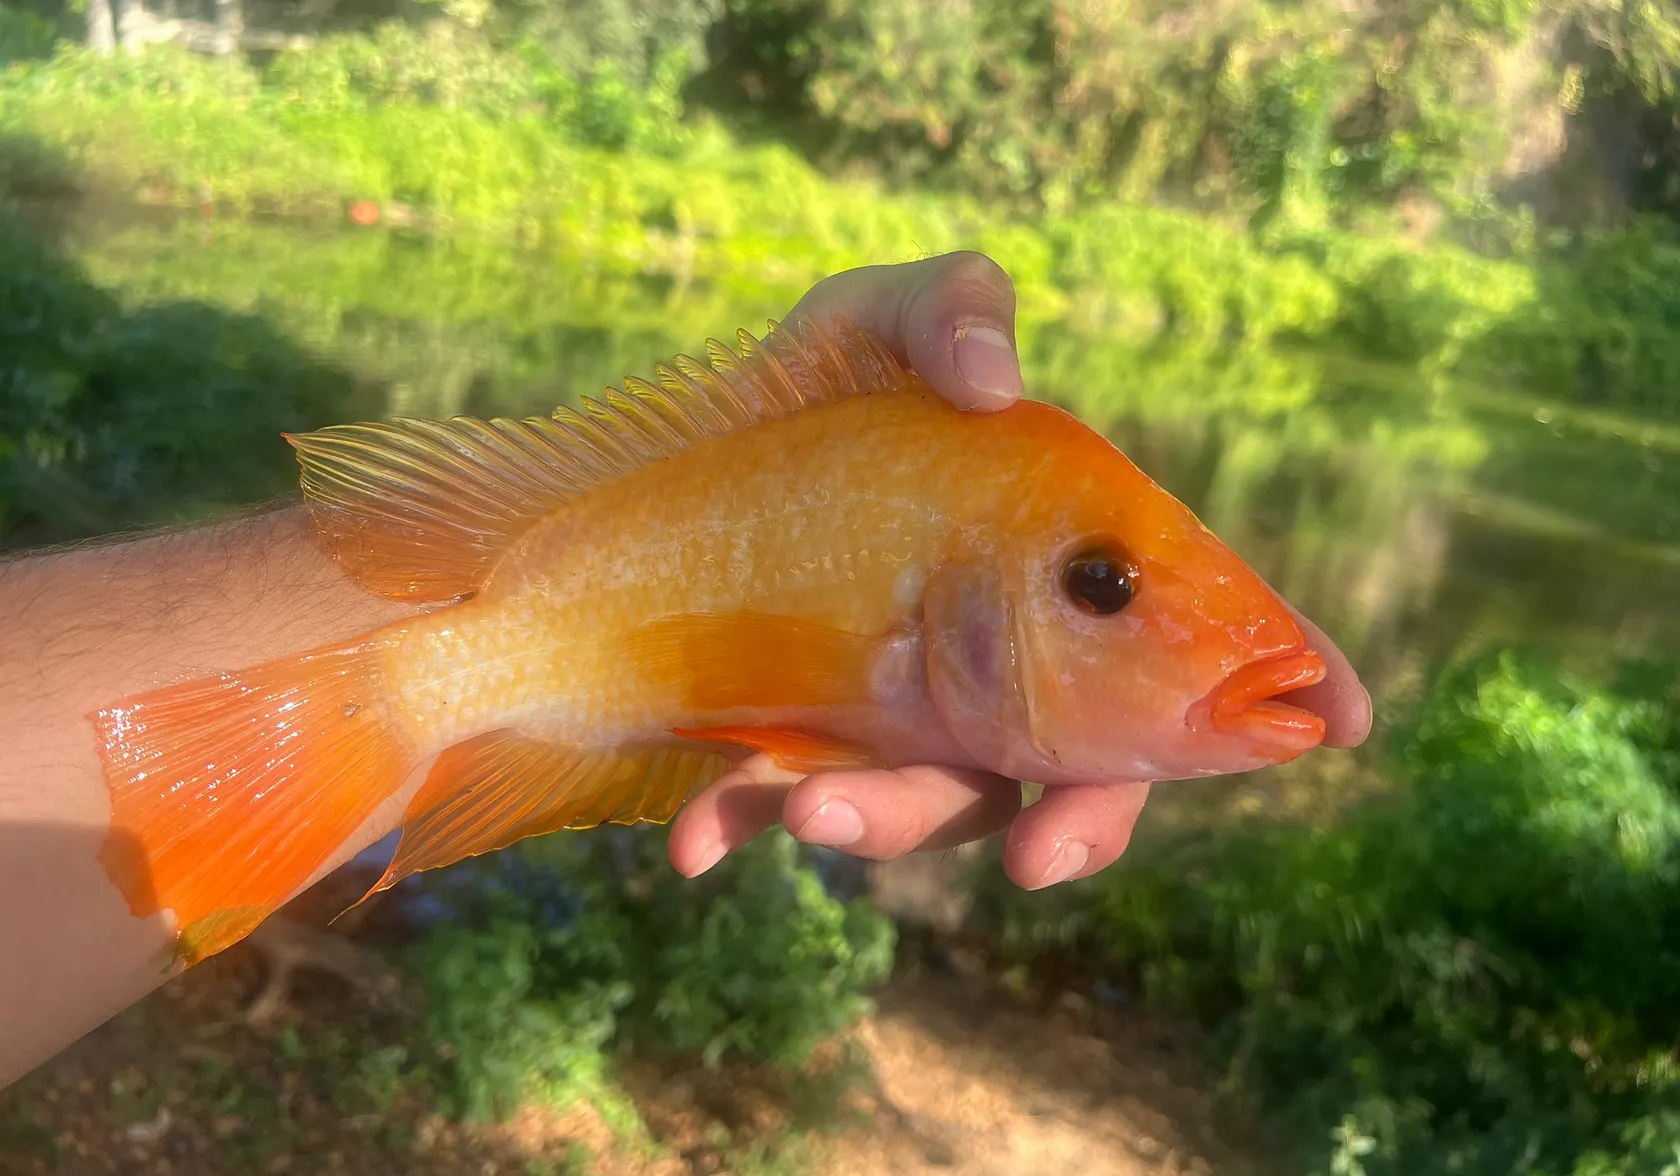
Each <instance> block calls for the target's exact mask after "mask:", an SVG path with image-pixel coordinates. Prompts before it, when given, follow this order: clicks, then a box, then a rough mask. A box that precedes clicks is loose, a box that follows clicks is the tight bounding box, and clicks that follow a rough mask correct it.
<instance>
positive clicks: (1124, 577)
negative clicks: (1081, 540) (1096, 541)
mask: <svg viewBox="0 0 1680 1176" xmlns="http://www.w3.org/2000/svg"><path fill="white" fill-rule="evenodd" d="M1063 582H1064V583H1065V584H1066V586H1067V594H1068V596H1069V597H1070V598H1072V600H1073V602H1074V603H1075V604H1077V605H1079V606H1080V607H1081V608H1083V609H1085V610H1086V611H1087V612H1094V613H1097V614H1098V615H1100V616H1110V615H1112V614H1114V613H1117V612H1119V611H1120V610H1121V609H1123V608H1125V607H1126V605H1128V604H1130V603H1131V599H1132V577H1131V574H1130V572H1129V571H1128V570H1127V568H1126V565H1125V563H1124V562H1122V560H1121V559H1120V557H1119V556H1118V555H1116V554H1114V553H1113V552H1109V551H1087V552H1085V553H1084V554H1082V555H1076V556H1074V558H1073V559H1071V560H1070V561H1068V566H1067V573H1066V575H1065V577H1064V579H1063Z"/></svg>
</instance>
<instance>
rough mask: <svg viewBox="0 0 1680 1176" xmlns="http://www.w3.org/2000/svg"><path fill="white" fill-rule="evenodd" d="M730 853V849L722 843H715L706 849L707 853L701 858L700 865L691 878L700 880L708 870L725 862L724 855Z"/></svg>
mask: <svg viewBox="0 0 1680 1176" xmlns="http://www.w3.org/2000/svg"><path fill="white" fill-rule="evenodd" d="M728 852H729V847H728V846H727V845H725V844H724V843H723V842H721V841H714V842H712V844H710V845H708V846H707V847H706V852H705V853H704V854H702V855H701V857H700V865H699V866H698V867H697V868H696V869H695V871H694V873H692V874H690V875H689V877H690V878H698V877H699V876H700V875H701V874H704V873H705V872H706V871H707V870H709V869H711V868H712V867H713V866H715V865H717V864H718V863H719V862H721V861H722V860H723V855H724V854H726V853H728Z"/></svg>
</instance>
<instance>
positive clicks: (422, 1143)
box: [0, 0, 1680, 1176]
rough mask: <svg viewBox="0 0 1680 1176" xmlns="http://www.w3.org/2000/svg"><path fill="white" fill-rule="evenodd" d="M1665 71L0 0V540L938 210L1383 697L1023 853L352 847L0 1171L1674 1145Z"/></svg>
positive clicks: (1201, 43) (1465, 1157) (1673, 360)
mask: <svg viewBox="0 0 1680 1176" xmlns="http://www.w3.org/2000/svg"><path fill="white" fill-rule="evenodd" d="M1677 67H1680V7H1676V5H1675V4H1674V3H1673V0H1646V2H1642V3H1633V2H1628V0H1364V2H1362V3H1335V4H1332V3H1323V2H1314V3H1306V4H1297V3H1287V2H1279V3H1269V2H1265V0H1248V2H1229V3H1228V2H1224V0H1188V2H1187V3H1184V4H1180V5H1168V4H1162V3H1157V2H1154V0H442V2H441V3H437V2H431V0H422V2H414V3H410V2H405V0H389V2H387V0H280V2H261V3H259V2H258V0H144V2H142V0H68V2H67V3H66V2H62V0H30V2H17V0H8V2H7V3H5V4H4V5H3V6H0V197H3V200H0V548H3V549H6V550H12V551H16V550H21V549H26V548H29V547H32V546H37V545H41V544H47V543H52V542H57V541H63V540H69V539H75V538H78V537H85V536H91V535H96V534H101V533H107V532H111V531H114V530H118V529H122V528H127V527H131V526H139V525H147V524H153V523H160V522H167V521H178V520H184V519H192V518H200V517H207V516H211V515H213V514H215V513H216V512H218V511H221V510H224V509H227V508H229V507H231V506H234V505H236V504H242V503H249V502H254V501H259V500H263V499H267V498H271V497H275V496H284V495H290V494H293V493H295V491H296V487H295V465H294V463H293V460H292V458H291V455H290V452H289V450H288V449H287V447H286V446H285V445H284V444H283V443H282V442H281V441H280V439H279V433H280V432H281V430H290V429H304V428H310V427H314V426H319V425H324V424H328V423H334V422H341V421H348V420H353V419H365V418H369V417H375V416H380V415H384V414H394V413H399V412H400V413H405V414H417V415H446V414H452V413H460V412H467V413H475V414H491V413H496V414H517V413H527V412H542V411H547V410H548V409H550V408H551V407H552V406H553V405H554V404H555V403H558V402H563V401H567V400H569V399H572V398H575V397H576V396H578V395H580V394H589V393H594V392H598V391H599V390H600V389H601V388H602V387H603V386H604V385H607V384H609V383H614V382H616V381H618V380H619V379H620V378H621V377H623V376H624V375H625V374H634V373H641V372H646V371H648V370H650V365H651V364H652V363H653V362H654V361H655V360H659V359H663V358H665V357H666V356H668V355H670V354H673V353H675V352H678V351H689V352H692V351H694V350H696V349H697V348H698V347H699V346H700V345H701V344H702V342H703V341H704V339H705V338H706V337H707V336H709V335H718V336H727V335H728V334H729V333H730V332H732V331H733V330H734V329H735V328H737V327H741V326H745V327H748V328H749V329H755V330H757V329H761V328H762V325H763V323H764V320H765V319H766V318H768V317H771V316H777V315H781V314H783V313H785V312H786V311H787V309H788V308H789V307H790V306H791V305H792V304H793V303H794V302H795V301H796V300H797V299H798V297H799V296H800V295H801V294H802V293H803V292H804V290H806V289H807V288H808V287H809V286H810V285H812V284H813V283H814V282H816V281H817V280H818V279H820V278H822V277H823V276H825V275H827V274H830V273H833V272H835V271H838V270H841V269H845V268H849V267H852V266H855V265H862V264H873V263H881V262H892V261H903V260H910V259H913V258H916V257H921V256H926V255H929V254H932V253H938V252H943V251H946V250H949V249H954V248H975V249H981V250H984V251H986V252H988V253H989V254H991V255H992V256H993V257H995V258H996V259H998V260H999V261H1000V262H1002V263H1003V264H1004V265H1005V266H1006V267H1007V268H1008V270H1009V272H1010V273H1011V275H1012V276H1013V278H1014V280H1015V282H1016V286H1017V289H1018V291H1019V295H1020V344H1021V350H1022V354H1023V359H1024V363H1025V367H1026V375H1027V381H1028V385H1029V388H1030V389H1031V392H1032V394H1033V395H1035V396H1038V397H1041V398H1044V399H1049V400H1053V401H1055V402H1058V403H1061V404H1064V405H1066V406H1068V407H1070V408H1071V409H1073V410H1074V411H1077V412H1078V413H1080V414H1081V415H1082V416H1083V417H1084V418H1085V419H1087V420H1088V421H1090V422H1092V423H1093V424H1095V425H1097V426H1098V427H1101V428H1103V429H1104V430H1106V431H1107V432H1108V433H1109V434H1110V435H1111V436H1112V437H1113V438H1114V439H1115V440H1116V441H1117V442H1118V443H1119V444H1121V445H1122V446H1123V447H1124V448H1125V449H1126V450H1127V451H1128V453H1130V454H1131V455H1132V456H1133V457H1134V459H1135V460H1137V461H1138V463H1139V464H1140V465H1142V466H1143V467H1144V468H1145V469H1146V470H1147V471H1148V472H1149V473H1150V474H1152V475H1153V476H1154V477H1156V478H1157V479H1158V480H1160V481H1161V482H1162V483H1164V484H1165V485H1166V487H1167V488H1168V489H1170V490H1171V491H1173V492H1174V493H1175V494H1177V495H1178V496H1180V497H1181V498H1183V499H1184V500H1185V501H1186V502H1187V503H1188V504H1189V505H1190V506H1191V507H1192V508H1193V509H1195V510H1197V511H1198V512H1199V513H1200V514H1201V515H1202V517H1203V518H1204V520H1205V521H1206V522H1207V523H1208V524H1209V525H1210V526H1211V527H1212V528H1213V529H1214V530H1215V531H1216V532H1218V533H1219V534H1220V535H1221V536H1222V537H1223V538H1224V539H1225V540H1226V541H1228V542H1229V543H1230V544H1231V545H1232V546H1234V547H1235V548H1236V549H1237V550H1238V551H1239V552H1240V553H1241V554H1243V555H1244V556H1245V557H1246V558H1248V559H1249V560H1250V561H1251V562H1252V563H1253V564H1254V565H1255V566H1256V567H1257V568H1258V569H1259V570H1260V571H1261V572H1262V574H1264V575H1266V576H1267V577H1269V578H1270V579H1271V580H1272V582H1273V583H1274V584H1275V585H1277V586H1278V588H1279V589H1280V590H1282V591H1283V592H1284V593H1285V594H1286V595H1288V596H1289V597H1290V598H1291V599H1292V600H1293V601H1294V602H1296V603H1297V604H1298V605H1299V606H1301V607H1302V608H1303V609H1304V610H1305V611H1306V612H1307V613H1308V614H1309V615H1312V616H1313V617H1315V618H1316V619H1317V620H1319V622H1320V623H1321V624H1323V625H1324V627H1325V628H1326V629H1327V630H1328V631H1329V632H1330V633H1331V635H1332V636H1333V637H1334V638H1335V639H1336V640H1337V641H1338V642H1339V643H1340V644H1341V645H1342V647H1343V648H1344V649H1345V650H1346V651H1347V652H1348V653H1349V655H1350V656H1351V657H1352V658H1353V661H1354V663H1355V664H1356V666H1358V667H1359V669H1360V671H1361V672H1362V674H1363V676H1364V678H1365V680H1366V682H1367V684H1368V685H1369V686H1370V688H1371V690H1372V692H1373V694H1374V696H1375V698H1376V701H1377V708H1378V720H1377V729H1376V732H1375V734H1374V735H1373V738H1372V739H1371V741H1370V742H1369V743H1368V744H1367V745H1366V746H1365V747H1363V748H1361V749H1359V750H1358V751H1357V752H1321V753H1316V754H1314V755H1313V756H1309V757H1307V759H1306V760H1304V761H1302V762H1300V763H1298V764H1296V765H1291V766H1289V767H1288V768H1284V769H1278V770H1273V771H1269V772H1265V773H1259V774H1255V775H1252V776H1245V777H1235V778H1228V779H1222V780H1215V781H1204V782H1197V783H1186V784H1173V785H1170V786H1162V787H1159V788H1157V789H1156V792H1155V796H1154V798H1153V799H1152V800H1151V803H1150V805H1149V808H1148V810H1147V811H1146V812H1145V815H1144V818H1143V821H1142V823H1141V825H1140V827H1139V832H1138V836H1137V838H1136V841H1135V842H1134V845H1133V848H1132V849H1131V850H1130V851H1129V853H1128V854H1127V856H1126V857H1125V859H1124V860H1123V861H1122V862H1121V863H1120V864H1119V865H1117V866H1116V867H1114V868H1113V869H1110V870H1108V871H1106V872H1105V873H1104V874H1102V875H1101V876H1099V877H1096V878H1093V879H1089V880H1086V881H1083V882H1080V883H1076V884H1073V885H1069V886H1062V887H1056V888H1054V889H1053V890H1051V891H1049V892H1045V893H1038V894H1025V893H1022V892H1020V891H1019V890H1016V889H1015V888H1014V887H1013V886H1011V885H1010V884H1009V883H1008V882H1007V881H1006V880H1005V879H1004V878H1003V876H1002V873H1001V871H1000V869H999V868H998V866H997V862H996V847H995V846H990V845H988V846H981V847H979V848H978V849H977V850H975V851H973V852H968V853H957V854H946V855H939V856H934V857H927V858H918V859H914V860H911V861H907V862H904V863H898V864H895V865H893V866H889V867H873V868H870V869H864V868H863V867H862V866H861V865H860V864H859V863H856V862H851V861H848V860H847V859H844V858H840V857H837V856H834V855H819V854H813V853H811V852H808V851H805V850H801V849H798V848H797V847H795V845H794V844H793V843H792V842H791V841H790V840H789V839H787V838H786V837H785V836H766V837H763V838H761V839H759V840H758V841H757V842H755V843H754V844H753V845H752V846H751V847H749V848H748V849H746V850H745V851H743V852H741V853H739V854H737V855H734V856H732V858H731V859H730V861H729V862H728V863H727V864H726V865H725V866H724V867H721V868H720V869H718V870H716V871H714V872H713V873H711V874H708V875H706V876H705V877H704V878H703V879H701V880H699V881H698V882H695V883H686V882H683V881H682V880H681V879H679V878H678V877H677V876H676V875H675V873H674V872H673V871H672V870H671V869H670V868H669V866H668V865H667V864H666V863H665V861H664V858H663V853H664V833H663V831H662V830H659V829H652V830H643V831H624V830H611V831H599V832H592V833H573V834H563V835H559V836H556V837H551V838H546V839H541V840H537V841H534V842H527V843H524V844H522V845H520V846H517V847H515V848H513V849H511V850H508V851H505V852H503V853H501V854H498V855H493V856H490V857H486V858H481V859H476V860H474V861H472V862H470V863H466V864H464V865H462V866H460V867H457V868H454V869H451V870H446V871H440V872H438V873H436V874H433V875H427V876H423V877H421V878H417V879H414V880H411V881H410V882H409V883H407V884H405V885H404V886H403V887H401V888H399V889H398V890H396V891H394V892H392V893H391V894H390V895H388V896H386V897H385V898H384V899H383V900H382V901H380V902H378V903H373V904H369V905H368V906H367V907H364V908H361V909H360V910H359V911H358V912H357V917H356V918H355V919H353V920H346V921H343V922H340V923H339V924H337V925H335V926H334V927H333V928H331V929H330V930H329V929H326V928H325V922H326V919H327V918H328V917H329V916H330V915H332V914H335V913H336V912H337V911H338V910H339V909H340V905H342V902H343V900H345V899H347V898H353V897H355V896H356V895H359V894H360V886H361V885H365V884H366V882H367V881H368V878H367V876H366V871H362V872H361V873H358V871H361V870H362V867H361V866H359V865H355V864H353V865H352V866H350V867H347V868H346V870H345V871H344V872H342V874H341V875H340V876H335V877H334V878H329V879H328V880H327V881H326V882H323V883H322V884H321V886H320V887H318V888H317V889H316V890H315V891H313V892H311V893H310V894H307V895H305V896H304V897H303V898H301V899H299V900H298V902H297V903H296V904H294V907H293V909H290V910H288V911H287V912H286V913H285V914H284V915H283V916H282V917H281V918H279V919H277V920H275V921H274V922H273V923H272V924H271V925H270V926H269V928H268V929H267V930H265V932H263V933H262V934H260V935H259V936H258V937H257V938H256V939H254V940H253V941H251V942H248V943H247V944H244V945H242V946H240V947H239V948H237V949H235V950H233V951H229V952H227V953H226V954H225V955H222V956H218V957H216V958H215V959H213V960H211V961H210V962H208V963H207V964H205V965H203V966H202V967H200V968H197V969H194V970H193V971H192V972H190V973H188V974H186V975H185V976H183V977H182V978H180V979H178V980H176V981H174V982H173V983H171V984H169V985H168V986H167V987H165V988H164V989H163V990H162V991H161V992H160V993H158V994H157V995H156V996H155V997H154V998H152V999H150V1000H148V1001H146V1002H144V1003H143V1004H141V1005H140V1006H138V1007H136V1008H135V1009H133V1010H131V1011H130V1012H129V1013H127V1014H125V1015H123V1016H122V1017H120V1018H118V1019H117V1020H116V1021H114V1022H112V1023H111V1024H110V1025H108V1026H106V1027H105V1028H103V1029H101V1030H100V1031H98V1032H96V1033H95V1034H93V1035H92V1036H90V1037H89V1038H87V1039H86V1040H84V1041H83V1042H81V1043H80V1044H78V1045H77V1046H76V1047H74V1048H73V1049H71V1050H69V1051H67V1052H66V1053H65V1054H64V1055H63V1056H61V1057H60V1058H59V1059H57V1060H56V1061H54V1062H53V1063H51V1064H49V1065H47V1066H44V1067H42V1068H41V1069H40V1070H39V1071H38V1072H36V1073H35V1074H34V1075H32V1076H30V1077H29V1078H28V1079H26V1080H25V1081H23V1082H22V1083H20V1084H18V1085H17V1086H15V1087H13V1088H11V1089H9V1090H7V1091H5V1092H0V1171H3V1172H6V1173H13V1172H17V1173H26V1172H27V1173H36V1172H41V1173H46V1172H60V1173H82V1172H90V1173H91V1172H135V1173H142V1172H144V1173H152V1172H156V1173H177V1174H197V1173H258V1172H262V1173H317V1172H338V1171H347V1170H358V1171H361V1172H367V1173H375V1172H378V1173H383V1172H393V1173H395V1172H405V1173H406V1172H421V1173H439V1174H456V1173H461V1174H466V1173H472V1174H475V1176H476V1174H480V1173H482V1174H485V1176H493V1174H495V1173H504V1174H512V1173H519V1174H531V1176H537V1174H551V1176H558V1174H561V1173H564V1174H568V1176H574V1174H582V1173H593V1174H598V1176H621V1174H629V1173H659V1174H671V1176H686V1174H689V1173H695V1174H719V1173H733V1174H736V1176H749V1174H753V1176H795V1174H801V1173H811V1174H824V1176H826V1174H830V1173H848V1174H850V1173H858V1174H873V1173H919V1172H935V1171H938V1172H952V1173H963V1174H966V1173H986V1174H997V1176H1003V1174H1012V1173H1021V1172H1033V1173H1041V1172H1045V1171H1056V1172H1070V1173H1081V1174H1085V1173H1091V1174H1109V1173H1119V1174H1126V1176H1133V1174H1148V1176H1166V1174H1169V1173H1197V1174H1199V1176H1208V1174H1214V1173H1221V1174H1223V1173H1245V1174H1246V1173H1256V1174H1261V1173H1305V1174H1310V1176H1378V1174H1384V1176H1387V1174H1396V1176H1399V1174H1404V1176H1428V1174H1436V1173H1440V1174H1447V1173H1453V1174H1470V1176H1480V1174H1483V1173H1486V1174H1489V1176H1493V1174H1498V1176H1508V1174H1519V1173H1532V1174H1535V1176H1540V1174H1545V1176H1635V1174H1638V1176H1643V1174H1650V1176H1675V1174H1676V1173H1680V1057H1677V1054H1676V1048H1677V1045H1680V232H1677V231H1676V223H1675V220H1676V217H1677V216H1680V90H1677V85H1680V83H1677V77H1676V69H1677ZM370 868H372V869H374V870H377V868H378V866H377V865H373V866H372V867H370ZM335 903H337V904H339V905H335Z"/></svg>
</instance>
